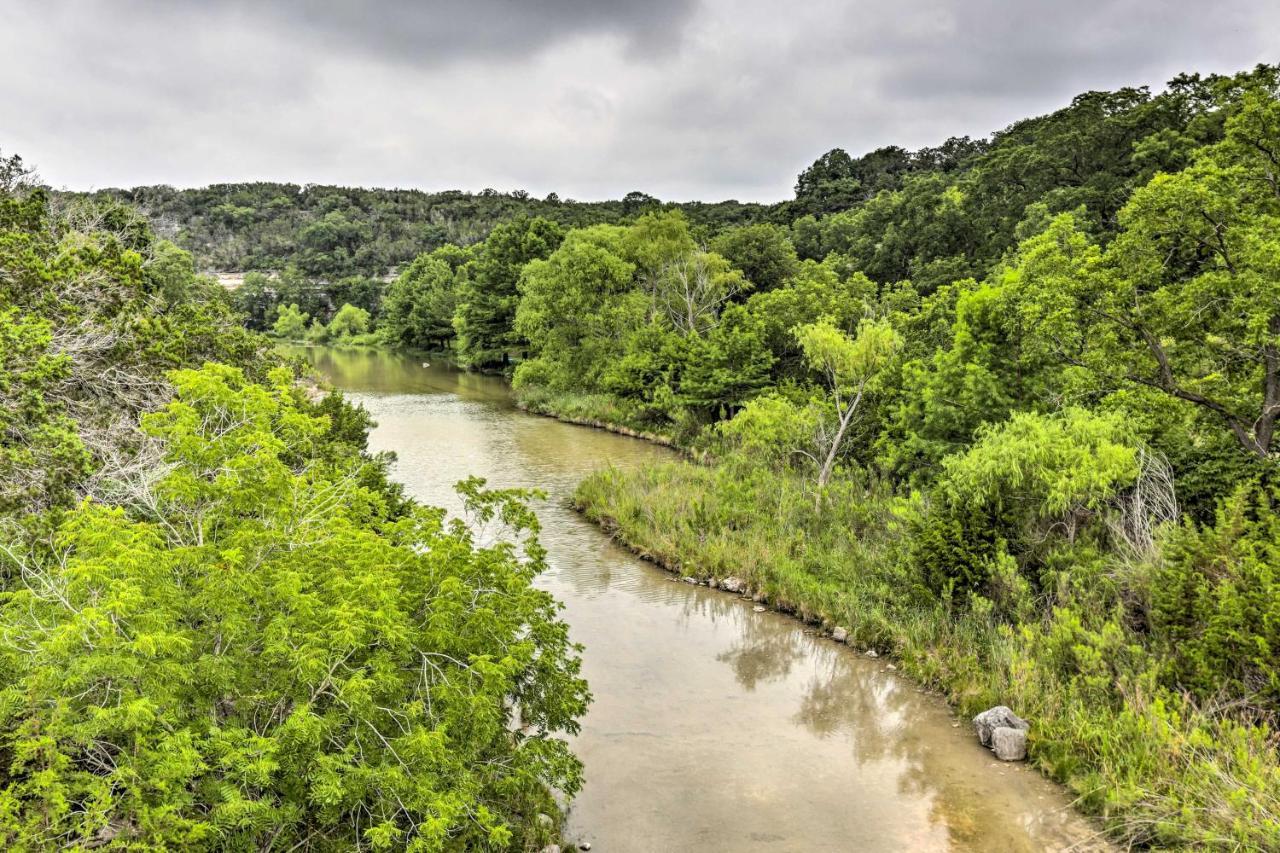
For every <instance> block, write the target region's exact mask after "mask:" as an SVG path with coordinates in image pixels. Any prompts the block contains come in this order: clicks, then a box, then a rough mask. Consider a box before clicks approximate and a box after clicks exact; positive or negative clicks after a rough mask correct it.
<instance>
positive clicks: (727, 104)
mask: <svg viewBox="0 0 1280 853" xmlns="http://www.w3.org/2000/svg"><path fill="white" fill-rule="evenodd" d="M2 14H3V18H2V19H0V79H3V80H4V81H5V82H4V83H3V84H0V148H3V149H4V150H6V151H17V152H19V153H21V154H23V155H24V156H25V157H26V158H27V159H28V160H30V161H31V162H33V163H35V164H36V165H38V166H39V168H40V171H41V173H42V174H43V175H44V177H45V178H46V179H47V180H49V181H50V182H52V183H54V184H55V185H66V186H71V187H76V188H82V187H91V186H99V187H100V186H113V185H114V186H119V185H133V184H139V183H161V182H163V183H173V184H177V185H199V184H204V183H209V182H214V181H228V180H266V179H278V180H292V181H299V182H324V183H345V184H364V185H379V186H417V187H422V188H424V189H444V188H455V187H457V188H465V189H480V188H482V187H486V186H493V187H497V188H500V189H514V188H525V189H528V190H530V191H531V192H535V193H537V194H543V193H546V192H549V191H552V190H554V191H556V192H559V193H560V194H561V195H562V196H566V197H569V196H572V197H577V198H601V197H610V196H611V197H617V196H620V195H621V194H623V193H625V192H627V191H628V190H631V189H641V190H644V191H647V192H651V193H653V194H655V195H658V196H659V197H662V198H704V199H719V198H726V197H737V198H743V199H760V200H776V199H779V198H783V197H786V196H788V195H789V193H790V188H791V185H792V183H793V181H794V176H795V174H796V173H797V172H798V171H799V170H800V169H801V168H803V167H804V166H805V165H807V164H808V163H809V162H811V161H812V160H813V159H814V158H815V157H817V156H818V155H819V154H821V153H822V152H823V151H825V150H827V149H829V148H831V147H834V146H841V147H844V148H846V149H848V150H850V151H851V152H855V153H858V152H861V151H865V150H869V149H871V148H874V147H877V146H879V145H885V144H890V143H895V144H901V145H905V146H907V147H918V146H920V145H927V144H933V143H935V142H938V141H940V140H941V139H944V138H945V137H947V136H950V135H953V134H970V135H985V134H987V133H989V132H991V131H993V130H997V129H999V128H1002V127H1004V126H1005V125H1007V124H1009V123H1010V122H1011V121H1014V120H1016V119H1018V118H1021V117H1024V116H1027V115H1033V114H1038V113H1043V112H1046V111H1049V110H1051V109H1054V108H1057V107H1059V106H1061V105H1063V104H1065V103H1066V102H1067V101H1068V100H1069V99H1070V97H1071V96H1072V95H1074V94H1076V93H1078V92H1080V91H1084V90H1087V89H1101V88H1116V87H1119V86H1124V85H1142V84H1149V85H1155V86H1159V85H1160V84H1161V83H1162V82H1163V81H1164V80H1166V79H1168V78H1169V77H1171V76H1172V75H1173V74H1176V73H1178V72H1180V71H1184V70H1198V71H1204V72H1229V71H1235V70H1240V69H1244V68H1248V67H1250V66H1252V65H1253V64H1255V63H1257V62H1259V61H1271V62H1275V61H1280V5H1278V4H1276V3H1274V2H1271V0H1222V2H1219V3H1216V4H1214V7H1213V10H1212V14H1207V13H1206V12H1205V9H1204V7H1203V4H1194V5H1193V4H1192V3H1191V2H1189V0H1121V1H1120V2H1116V0H1109V2H1104V0H1079V1H1078V2H1075V3H1072V4H1066V3H1061V2H1049V0H1022V2H1018V1H1017V0H965V2H960V0H900V2H897V3H894V4H886V3H883V2H878V0H851V1H850V2H836V0H809V2H805V3H794V2H790V3H781V2H772V0H649V2H646V3H634V2H598V0H597V1H596V2H593V1H592V0H549V2H533V0H523V2H521V0H470V2H466V1H465V0H440V1H439V2H410V0H392V1H391V2H378V3H354V2H338V0H327V2H303V0H284V2H256V3H255V2H250V0H232V2H220V3H210V2H196V0H180V2H170V3H161V2H154V1H153V0H126V1H125V2H111V3H109V2H105V0H104V1H103V2H91V0H80V2H76V0H44V2H36V0H30V2H27V0H18V2H16V3H13V4H9V5H8V7H7V8H6V10H5V11H4V12H3V13H2Z"/></svg>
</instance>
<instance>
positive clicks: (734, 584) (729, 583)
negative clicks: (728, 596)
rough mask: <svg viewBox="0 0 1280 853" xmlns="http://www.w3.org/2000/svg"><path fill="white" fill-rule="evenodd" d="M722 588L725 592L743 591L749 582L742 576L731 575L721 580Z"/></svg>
mask: <svg viewBox="0 0 1280 853" xmlns="http://www.w3.org/2000/svg"><path fill="white" fill-rule="evenodd" d="M720 588H721V589H723V590H724V591H725V592H742V591H743V590H744V589H746V588H747V583H746V581H744V580H743V579H742V578H735V577H733V576H732V575H730V576H729V577H727V578H724V579H722V580H721V581H720Z"/></svg>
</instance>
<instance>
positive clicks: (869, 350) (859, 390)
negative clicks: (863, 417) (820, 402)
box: [795, 318, 902, 497]
mask: <svg viewBox="0 0 1280 853" xmlns="http://www.w3.org/2000/svg"><path fill="white" fill-rule="evenodd" d="M795 336H796V340H798V341H799V342H800V348H801V349H802V350H803V351H804V357H805V361H806V362H807V363H808V365H809V368H810V369H811V370H813V371H814V372H815V373H817V374H819V375H820V376H821V377H822V381H823V383H824V384H825V385H826V389H827V394H828V398H829V400H830V402H831V404H832V406H833V408H834V409H835V424H834V427H832V429H831V431H830V432H829V434H827V435H826V436H824V440H823V441H822V442H821V443H822V448H821V456H820V457H818V458H815V460H814V461H815V462H817V463H818V494H819V497H820V496H821V493H822V489H824V488H825V487H826V485H827V482H828V481H829V480H830V479H831V472H832V471H833V470H834V468H835V464H836V458H837V456H838V455H839V453H840V446H841V443H842V442H843V441H844V438H845V434H846V433H847V432H848V430H849V426H850V424H852V423H853V420H854V418H855V417H856V416H857V415H858V414H859V406H861V404H862V400H863V397H864V396H865V395H866V393H867V390H868V387H869V386H870V385H871V383H872V382H873V381H874V380H875V379H876V377H877V376H878V374H879V373H880V371H881V370H883V369H884V366H885V364H886V363H887V362H888V360H889V359H890V358H892V357H893V355H894V353H895V352H896V351H897V350H898V349H899V348H900V347H901V346H902V339H901V338H900V337H899V336H898V333H897V332H896V331H895V330H894V329H893V327H892V326H891V325H889V324H888V323H887V322H885V321H883V320H863V321H862V322H860V323H859V324H858V332H857V335H856V336H855V337H853V338H852V339H851V338H849V337H848V336H847V335H846V334H845V333H844V332H842V331H840V330H839V329H837V328H836V327H835V325H834V324H832V322H831V320H830V319H828V318H823V319H821V320H819V321H818V322H816V323H811V324H809V325H806V326H799V327H797V328H796V330H795Z"/></svg>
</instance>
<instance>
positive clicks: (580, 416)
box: [515, 386, 679, 447]
mask: <svg viewBox="0 0 1280 853" xmlns="http://www.w3.org/2000/svg"><path fill="white" fill-rule="evenodd" d="M515 394H516V405H518V406H519V407H520V408H521V409H524V410H525V411H527V412H532V413H533V414H535V415H546V416H548V417H552V418H556V419H557V420H561V421H565V422H566V423H571V424H578V425H580V426H589V427H595V428H596V429H604V430H608V431H609V432H616V433H619V434H621V435H629V436H632V437H634V438H643V439H645V440H646V441H652V442H655V443H656V444H661V445H664V446H666V447H678V446H679V445H678V444H677V443H676V441H675V439H674V438H673V437H672V436H670V435H665V434H662V433H658V432H654V431H653V430H652V428H651V427H648V426H647V425H646V424H644V423H643V421H642V420H641V419H640V418H639V417H637V416H636V413H635V411H634V410H633V409H631V408H630V407H628V406H626V405H625V404H623V403H621V402H620V401H618V400H617V399H616V398H614V397H612V396H610V395H608V394H584V393H578V392H574V391H553V390H551V389H549V388H545V387H542V386H525V387H523V388H520V389H518V390H517V391H516V392H515Z"/></svg>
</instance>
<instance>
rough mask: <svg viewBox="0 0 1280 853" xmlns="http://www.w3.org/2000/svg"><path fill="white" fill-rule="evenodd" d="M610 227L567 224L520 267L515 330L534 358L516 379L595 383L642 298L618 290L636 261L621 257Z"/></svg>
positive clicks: (557, 384)
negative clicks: (546, 248)
mask: <svg viewBox="0 0 1280 853" xmlns="http://www.w3.org/2000/svg"><path fill="white" fill-rule="evenodd" d="M619 250H620V240H619V234H618V231H617V229H616V228H613V227H612V226H608V225H598V226H595V227H594V228H587V229H581V230H578V231H572V232H570V234H569V236H568V237H567V238H566V239H565V241H564V243H563V244H561V246H560V248H558V249H557V250H556V251H555V252H553V253H551V255H550V257H548V258H547V259H546V260H535V261H533V262H532V263H530V264H529V265H528V266H527V267H525V271H524V274H523V276H522V277H521V279H520V290H521V293H522V294H523V296H522V298H521V300H520V307H519V309H518V310H517V312H516V318H515V330H516V333H517V334H519V335H520V336H521V337H523V338H525V339H527V340H528V341H529V348H530V351H531V353H532V354H533V358H532V359H531V360H529V361H526V362H523V363H522V364H520V365H519V366H518V367H517V368H516V373H515V384H516V386H517V387H519V386H521V385H528V384H537V385H546V386H548V387H551V388H556V389H568V388H582V389H588V390H594V389H596V388H597V387H598V383H599V377H600V375H601V373H602V372H603V370H604V369H605V367H606V366H607V365H608V364H609V362H610V360H611V356H612V354H613V353H615V352H616V350H617V335H618V331H619V330H622V329H625V328H626V322H625V321H626V318H636V314H637V312H636V310H635V309H636V308H637V307H638V306H639V305H641V304H642V303H637V302H636V301H635V300H631V301H630V303H628V302H627V301H626V300H625V299H623V298H622V297H623V296H624V294H626V292H627V291H628V290H629V289H630V287H631V283H632V276H633V274H634V272H635V267H634V266H633V265H632V264H630V263H628V262H627V261H625V260H623V259H622V258H621V257H619V254H618V251H619Z"/></svg>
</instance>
